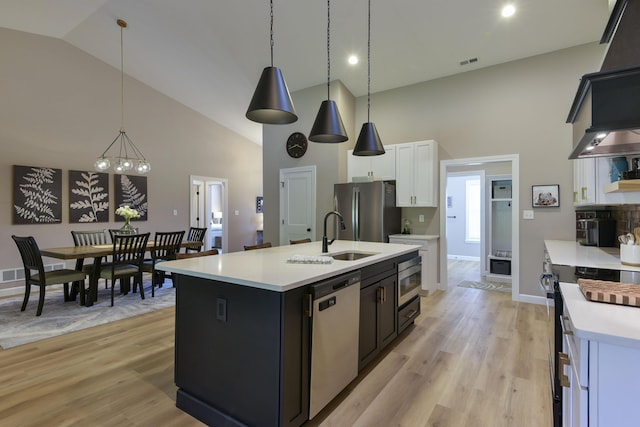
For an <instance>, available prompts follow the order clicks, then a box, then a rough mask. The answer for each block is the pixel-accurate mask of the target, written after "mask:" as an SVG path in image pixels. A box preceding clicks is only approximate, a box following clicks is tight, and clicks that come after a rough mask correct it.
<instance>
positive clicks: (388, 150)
mask: <svg viewBox="0 0 640 427" xmlns="http://www.w3.org/2000/svg"><path fill="white" fill-rule="evenodd" d="M384 151H385V153H384V154H382V155H380V156H354V155H353V150H349V151H348V152H347V179H348V182H352V181H353V178H354V177H366V178H368V179H370V180H372V181H392V180H394V179H396V149H395V146H393V145H387V146H385V147H384Z"/></svg>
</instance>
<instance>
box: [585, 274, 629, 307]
mask: <svg viewBox="0 0 640 427" xmlns="http://www.w3.org/2000/svg"><path fill="white" fill-rule="evenodd" d="M578 286H579V287H580V290H581V291H582V294H583V295H584V297H585V298H586V299H587V300H589V301H595V302H606V303H609V304H619V305H628V306H631V307H640V285H634V284H630V283H618V282H608V281H606V280H592V279H578Z"/></svg>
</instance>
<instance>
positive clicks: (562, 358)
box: [558, 353, 571, 388]
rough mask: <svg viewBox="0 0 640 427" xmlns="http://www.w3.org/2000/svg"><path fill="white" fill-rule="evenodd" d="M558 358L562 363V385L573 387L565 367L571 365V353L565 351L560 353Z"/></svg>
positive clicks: (560, 368)
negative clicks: (565, 372)
mask: <svg viewBox="0 0 640 427" xmlns="http://www.w3.org/2000/svg"><path fill="white" fill-rule="evenodd" d="M558 359H559V361H560V365H559V366H558V372H559V373H560V387H564V388H569V387H571V383H570V382H569V377H568V376H567V375H565V374H564V367H565V366H571V361H570V360H569V355H567V354H565V353H560V354H558Z"/></svg>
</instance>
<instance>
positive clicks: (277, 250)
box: [158, 241, 418, 426]
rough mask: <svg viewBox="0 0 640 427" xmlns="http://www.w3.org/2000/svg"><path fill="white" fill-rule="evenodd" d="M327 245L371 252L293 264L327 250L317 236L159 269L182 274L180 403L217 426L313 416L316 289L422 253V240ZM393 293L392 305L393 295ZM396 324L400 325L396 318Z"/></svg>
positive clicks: (297, 421) (288, 422) (289, 422)
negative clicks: (313, 304)
mask: <svg viewBox="0 0 640 427" xmlns="http://www.w3.org/2000/svg"><path fill="white" fill-rule="evenodd" d="M329 250H330V253H332V254H336V253H341V252H359V253H365V254H367V255H368V256H366V257H363V258H360V259H356V260H351V261H340V260H333V262H332V263H330V264H295V263H290V262H287V261H288V260H289V259H290V258H291V257H293V256H294V255H304V256H320V255H323V254H321V244H320V242H312V243H306V244H300V245H289V246H280V247H274V248H269V249H263V250H256V251H247V252H235V253H229V254H223V255H215V256H209V257H201V258H191V259H184V260H178V261H169V262H165V263H162V266H158V268H159V269H162V270H164V271H167V272H171V273H175V279H176V280H175V282H176V288H177V291H176V344H175V346H176V356H175V357H176V362H175V381H176V385H177V386H178V388H179V389H178V394H177V397H176V405H177V406H178V407H179V408H180V409H182V410H184V411H185V412H187V413H189V414H191V415H193V416H194V417H196V418H198V419H200V420H201V421H203V422H205V423H207V424H209V425H216V426H225V425H228V426H240V425H252V426H299V425H301V424H303V423H304V422H305V421H307V419H308V418H309V391H310V390H309V374H310V369H311V367H310V364H311V362H310V360H311V359H310V352H311V348H310V347H311V345H310V330H311V326H312V322H313V319H312V318H310V316H309V312H310V307H311V298H312V292H311V289H312V286H313V285H314V284H315V283H318V282H323V281H326V280H327V279H331V278H333V277H336V276H338V275H341V274H343V273H349V272H354V271H361V272H363V277H364V276H368V277H371V278H375V277H377V275H379V276H380V277H382V275H383V272H388V271H389V270H392V269H393V268H395V270H393V272H394V275H396V276H397V263H398V262H399V261H401V260H404V259H406V258H408V257H413V256H416V255H417V251H418V246H412V245H395V244H384V243H370V242H351V241H336V242H334V243H333V245H331V246H330V248H329ZM325 255H326V254H325ZM364 272H366V273H364ZM368 280H369V281H371V280H374V279H368ZM385 280H386V279H385ZM363 282H364V280H363ZM393 283H396V281H395V280H394V282H393ZM390 290H393V288H390ZM380 295H382V293H380ZM384 296H385V298H384V299H385V300H386V299H387V293H386V291H385V292H384ZM389 299H390V301H389V303H390V304H396V301H397V295H395V294H394V293H393V292H392V293H390V295H389ZM393 309H394V313H397V311H396V310H397V307H393ZM354 310H358V307H354ZM361 322H362V317H361ZM393 322H394V323H393V325H394V328H396V330H397V318H395V316H394V319H393ZM336 332H338V331H336ZM354 345H355V346H357V345H358V343H357V342H356V343H354Z"/></svg>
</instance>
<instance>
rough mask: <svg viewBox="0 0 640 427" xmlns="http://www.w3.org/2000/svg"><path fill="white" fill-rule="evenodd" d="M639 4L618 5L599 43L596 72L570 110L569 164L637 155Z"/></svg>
mask: <svg viewBox="0 0 640 427" xmlns="http://www.w3.org/2000/svg"><path fill="white" fill-rule="evenodd" d="M639 23H640V0H618V1H617V2H616V4H615V6H614V7H613V10H612V13H611V16H610V17H609V21H608V23H607V27H606V29H605V31H604V34H603V36H602V39H601V40H600V43H609V46H608V49H607V53H606V55H605V58H604V61H603V63H602V67H601V69H600V71H598V72H595V73H590V74H585V75H584V76H582V79H581V80H580V85H579V86H578V91H577V93H576V96H575V98H574V100H573V104H572V105H571V110H570V111H569V116H568V117H567V123H572V124H573V150H572V152H571V154H570V155H569V158H570V159H578V158H587V157H603V156H617V155H630V154H638V153H640V24H639Z"/></svg>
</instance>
